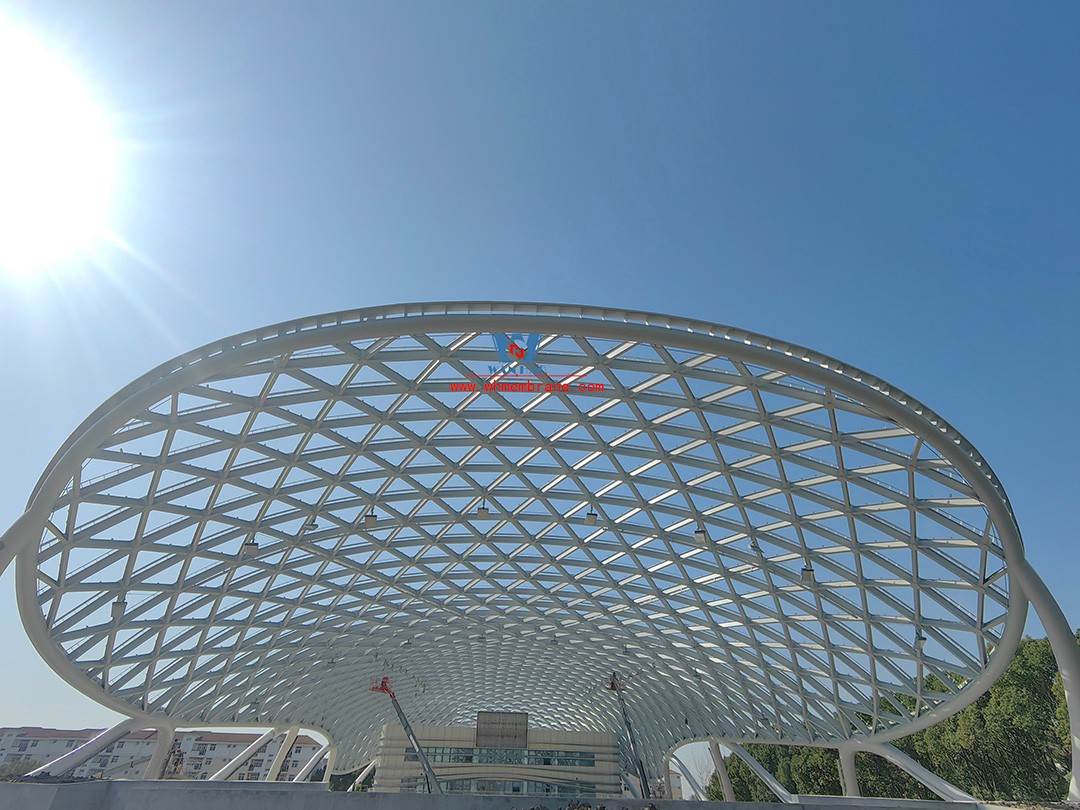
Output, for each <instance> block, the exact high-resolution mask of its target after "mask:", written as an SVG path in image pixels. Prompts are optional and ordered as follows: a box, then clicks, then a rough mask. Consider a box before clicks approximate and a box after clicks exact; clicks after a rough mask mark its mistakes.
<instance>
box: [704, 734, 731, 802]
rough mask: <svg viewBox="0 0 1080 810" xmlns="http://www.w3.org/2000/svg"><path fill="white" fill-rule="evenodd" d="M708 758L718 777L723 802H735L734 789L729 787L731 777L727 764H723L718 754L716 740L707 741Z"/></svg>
mask: <svg viewBox="0 0 1080 810" xmlns="http://www.w3.org/2000/svg"><path fill="white" fill-rule="evenodd" d="M709 756H711V757H712V761H713V766H714V767H715V768H716V774H717V776H719V777H720V790H721V791H723V794H724V801H725V802H733V801H735V788H733V787H732V786H731V776H729V775H728V771H727V763H726V762H724V757H723V755H722V754H721V753H720V745H719V744H718V743H717V742H716V740H709Z"/></svg>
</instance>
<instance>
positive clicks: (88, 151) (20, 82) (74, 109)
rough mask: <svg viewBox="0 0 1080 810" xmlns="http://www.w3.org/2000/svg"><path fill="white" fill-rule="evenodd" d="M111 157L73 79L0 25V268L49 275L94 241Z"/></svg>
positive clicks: (27, 38) (85, 92) (34, 44)
mask: <svg viewBox="0 0 1080 810" xmlns="http://www.w3.org/2000/svg"><path fill="white" fill-rule="evenodd" d="M115 151H116V149H115V144H114V142H113V139H112V137H111V134H110V131H109V122H108V120H107V119H106V117H105V115H104V114H103V113H102V111H101V110H100V109H99V108H98V106H97V104H96V103H95V100H94V97H93V95H92V94H91V93H90V91H89V89H88V88H87V87H86V85H85V84H84V82H83V81H82V80H81V79H80V77H79V75H78V73H77V72H76V71H75V70H73V69H72V68H71V67H69V66H68V65H67V64H66V63H65V62H64V60H63V59H62V58H60V57H59V56H58V55H57V54H55V53H53V52H51V51H50V50H49V49H48V48H47V47H45V46H44V45H43V44H42V43H41V42H39V41H38V40H37V39H36V38H35V37H34V36H33V35H32V34H30V33H29V32H28V31H26V30H25V29H23V28H20V27H18V26H16V25H14V24H12V23H11V22H9V21H5V20H3V19H0V268H2V269H3V270H5V271H7V272H9V273H12V272H13V273H28V272H34V271H37V270H41V269H45V268H50V267H56V266H58V265H59V264H61V263H63V262H64V261H65V260H68V259H70V258H72V257H73V256H75V255H77V254H79V253H80V252H81V251H84V250H87V249H88V248H90V247H92V246H93V245H94V243H95V242H96V241H97V240H98V239H100V238H101V236H102V235H103V234H104V232H105V224H106V214H107V211H108V203H109V192H110V187H111V185H112V179H113V172H114V162H115Z"/></svg>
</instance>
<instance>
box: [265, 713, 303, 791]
mask: <svg viewBox="0 0 1080 810" xmlns="http://www.w3.org/2000/svg"><path fill="white" fill-rule="evenodd" d="M299 733H300V729H299V727H297V726H289V730H288V731H286V732H285V739H283V740H282V741H281V745H279V746H278V750H277V753H276V754H274V759H273V761H272V762H271V763H270V770H269V771H267V773H266V781H267V782H276V781H277V780H278V773H279V772H280V771H281V766H282V765H284V764H285V758H286V757H287V756H288V755H289V752H290V751H292V747H293V742H295V741H296V735H297V734H299Z"/></svg>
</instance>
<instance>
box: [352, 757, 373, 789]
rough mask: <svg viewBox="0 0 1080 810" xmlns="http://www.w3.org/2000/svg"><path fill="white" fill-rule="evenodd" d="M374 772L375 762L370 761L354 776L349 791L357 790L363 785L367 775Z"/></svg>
mask: <svg viewBox="0 0 1080 810" xmlns="http://www.w3.org/2000/svg"><path fill="white" fill-rule="evenodd" d="M373 770H375V760H374V759H373V760H371V762H369V763H368V764H367V765H365V766H364V769H363V770H362V771H360V773H358V774H357V775H356V778H355V779H354V780H353V783H352V785H350V786H349V790H359V789H360V786H361V785H363V784H364V780H365V779H367V778H368V774H369V773H371V772H372V771H373Z"/></svg>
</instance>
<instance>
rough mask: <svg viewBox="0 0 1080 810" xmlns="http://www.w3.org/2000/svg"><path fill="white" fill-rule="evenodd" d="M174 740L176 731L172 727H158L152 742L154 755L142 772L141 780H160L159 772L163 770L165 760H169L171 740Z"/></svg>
mask: <svg viewBox="0 0 1080 810" xmlns="http://www.w3.org/2000/svg"><path fill="white" fill-rule="evenodd" d="M174 739H176V729H175V728H173V727H172V726H158V729H157V740H155V742H154V753H153V755H152V756H151V757H150V761H149V762H147V763H146V768H145V770H143V774H142V778H143V779H160V778H161V772H162V771H163V770H164V769H165V760H167V759H168V758H169V751H171V750H172V744H173V740H174Z"/></svg>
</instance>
